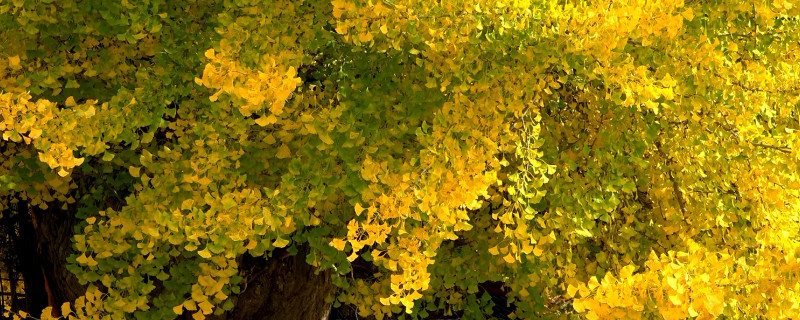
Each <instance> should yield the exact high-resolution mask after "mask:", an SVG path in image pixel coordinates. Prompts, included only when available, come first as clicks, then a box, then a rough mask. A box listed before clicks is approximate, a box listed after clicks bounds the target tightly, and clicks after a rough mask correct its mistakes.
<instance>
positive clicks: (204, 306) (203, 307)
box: [197, 300, 214, 314]
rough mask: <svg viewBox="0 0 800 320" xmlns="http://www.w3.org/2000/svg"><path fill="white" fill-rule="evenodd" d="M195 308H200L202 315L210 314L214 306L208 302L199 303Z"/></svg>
mask: <svg viewBox="0 0 800 320" xmlns="http://www.w3.org/2000/svg"><path fill="white" fill-rule="evenodd" d="M197 306H198V307H200V310H201V311H202V312H203V314H211V312H212V311H214V305H213V304H211V303H210V302H208V300H205V301H203V302H200V303H199V304H198V305H197Z"/></svg>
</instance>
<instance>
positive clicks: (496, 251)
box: [489, 246, 500, 256]
mask: <svg viewBox="0 0 800 320" xmlns="http://www.w3.org/2000/svg"><path fill="white" fill-rule="evenodd" d="M489 253H490V254H491V255H493V256H496V255H498V254H500V252H499V251H498V250H497V246H494V247H491V248H489Z"/></svg>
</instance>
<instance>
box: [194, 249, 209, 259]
mask: <svg viewBox="0 0 800 320" xmlns="http://www.w3.org/2000/svg"><path fill="white" fill-rule="evenodd" d="M197 254H198V255H200V256H201V257H203V258H206V259H208V258H211V252H209V251H208V250H207V249H203V250H200V251H197Z"/></svg>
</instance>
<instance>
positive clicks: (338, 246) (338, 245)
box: [330, 238, 347, 251]
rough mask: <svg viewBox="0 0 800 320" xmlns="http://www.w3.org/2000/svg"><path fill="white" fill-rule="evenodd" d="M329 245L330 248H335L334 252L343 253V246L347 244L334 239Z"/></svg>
mask: <svg viewBox="0 0 800 320" xmlns="http://www.w3.org/2000/svg"><path fill="white" fill-rule="evenodd" d="M330 244H331V246H332V247H334V248H336V250H339V251H343V250H344V246H345V244H347V241H344V240H342V239H338V238H335V239H333V240H331V243H330Z"/></svg>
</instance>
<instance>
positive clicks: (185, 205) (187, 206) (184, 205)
mask: <svg viewBox="0 0 800 320" xmlns="http://www.w3.org/2000/svg"><path fill="white" fill-rule="evenodd" d="M192 206H194V199H186V200H183V202H181V210H191V209H192Z"/></svg>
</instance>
